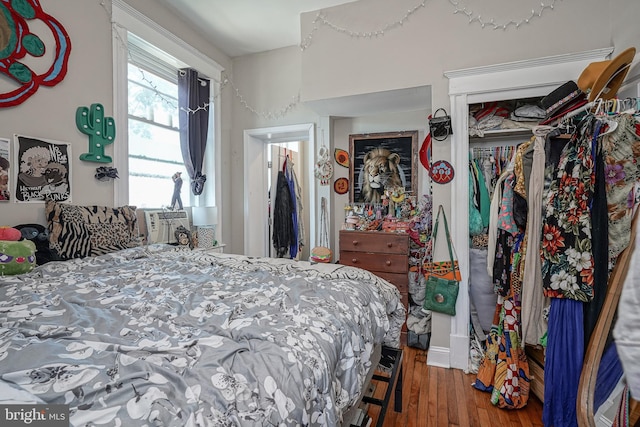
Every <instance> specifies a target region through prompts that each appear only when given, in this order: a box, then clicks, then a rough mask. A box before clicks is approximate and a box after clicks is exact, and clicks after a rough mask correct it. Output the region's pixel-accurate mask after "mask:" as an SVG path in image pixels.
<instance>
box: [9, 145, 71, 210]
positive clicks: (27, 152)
mask: <svg viewBox="0 0 640 427" xmlns="http://www.w3.org/2000/svg"><path fill="white" fill-rule="evenodd" d="M13 137H14V141H15V146H16V154H15V161H14V165H15V167H14V169H15V170H14V173H15V174H16V190H15V199H16V201H18V202H44V201H45V200H46V199H51V200H55V201H56V202H70V201H71V162H70V159H71V144H70V143H66V142H60V141H52V140H48V139H42V138H32V137H28V136H23V135H14V136H13Z"/></svg>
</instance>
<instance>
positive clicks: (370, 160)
mask: <svg viewBox="0 0 640 427" xmlns="http://www.w3.org/2000/svg"><path fill="white" fill-rule="evenodd" d="M349 154H350V156H351V167H350V170H349V174H350V178H351V179H350V180H351V191H350V197H349V198H350V202H351V203H380V202H381V201H382V196H383V195H384V191H385V189H386V188H395V187H399V186H402V187H403V188H404V191H405V193H411V194H415V192H416V188H415V186H416V185H417V175H418V169H417V161H418V131H417V130H412V131H402V132H385V133H366V134H359V135H349Z"/></svg>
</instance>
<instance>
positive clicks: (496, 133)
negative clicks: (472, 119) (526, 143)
mask: <svg viewBox="0 0 640 427" xmlns="http://www.w3.org/2000/svg"><path fill="white" fill-rule="evenodd" d="M531 135H532V131H531V129H528V128H521V129H496V130H486V131H484V136H469V143H472V142H482V141H484V140H488V139H491V140H501V139H513V138H514V137H523V138H525V139H528V137H530V136H531Z"/></svg>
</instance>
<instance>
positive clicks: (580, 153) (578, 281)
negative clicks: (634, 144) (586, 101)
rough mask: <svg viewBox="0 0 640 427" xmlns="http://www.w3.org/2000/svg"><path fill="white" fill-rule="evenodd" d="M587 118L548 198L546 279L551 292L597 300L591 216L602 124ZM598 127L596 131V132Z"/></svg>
mask: <svg viewBox="0 0 640 427" xmlns="http://www.w3.org/2000/svg"><path fill="white" fill-rule="evenodd" d="M590 124H591V119H589V118H587V119H585V120H583V123H582V124H581V127H580V130H579V131H578V132H576V133H574V134H573V137H572V140H571V141H570V142H569V143H568V144H567V145H566V146H565V149H564V150H563V153H562V155H561V157H560V163H559V165H558V174H557V175H556V177H555V178H554V179H553V180H552V182H551V187H550V189H549V192H548V193H547V198H546V200H545V203H544V205H545V207H546V208H545V213H544V218H543V226H542V227H543V231H542V235H543V239H542V279H543V284H544V285H543V286H544V292H545V295H546V296H548V297H552V298H570V299H575V300H578V301H582V302H588V301H591V300H592V299H593V253H592V251H591V217H590V212H589V208H590V206H591V202H592V199H593V186H594V181H595V173H594V158H593V150H592V143H593V139H594V138H595V137H597V133H598V132H599V126H596V128H595V129H593V128H592V127H591V126H590ZM594 131H595V135H594Z"/></svg>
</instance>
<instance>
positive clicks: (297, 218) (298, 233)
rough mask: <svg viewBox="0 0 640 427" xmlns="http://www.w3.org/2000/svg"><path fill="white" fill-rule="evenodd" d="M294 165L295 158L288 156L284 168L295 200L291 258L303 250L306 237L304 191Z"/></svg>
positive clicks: (293, 200)
mask: <svg viewBox="0 0 640 427" xmlns="http://www.w3.org/2000/svg"><path fill="white" fill-rule="evenodd" d="M294 166H295V165H294V163H293V160H291V158H289V157H287V158H286V159H285V163H284V168H283V169H284V175H285V178H286V179H287V184H288V185H289V192H290V193H291V200H292V202H293V212H292V214H291V221H292V223H293V233H294V235H295V239H294V240H293V241H292V243H291V246H290V248H289V256H290V258H291V259H293V258H296V257H297V255H298V253H299V252H300V251H301V250H302V246H303V245H304V239H305V231H304V216H303V214H302V210H303V205H302V194H301V193H302V192H301V189H300V184H299V182H298V177H297V176H296V172H295V170H294Z"/></svg>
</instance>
